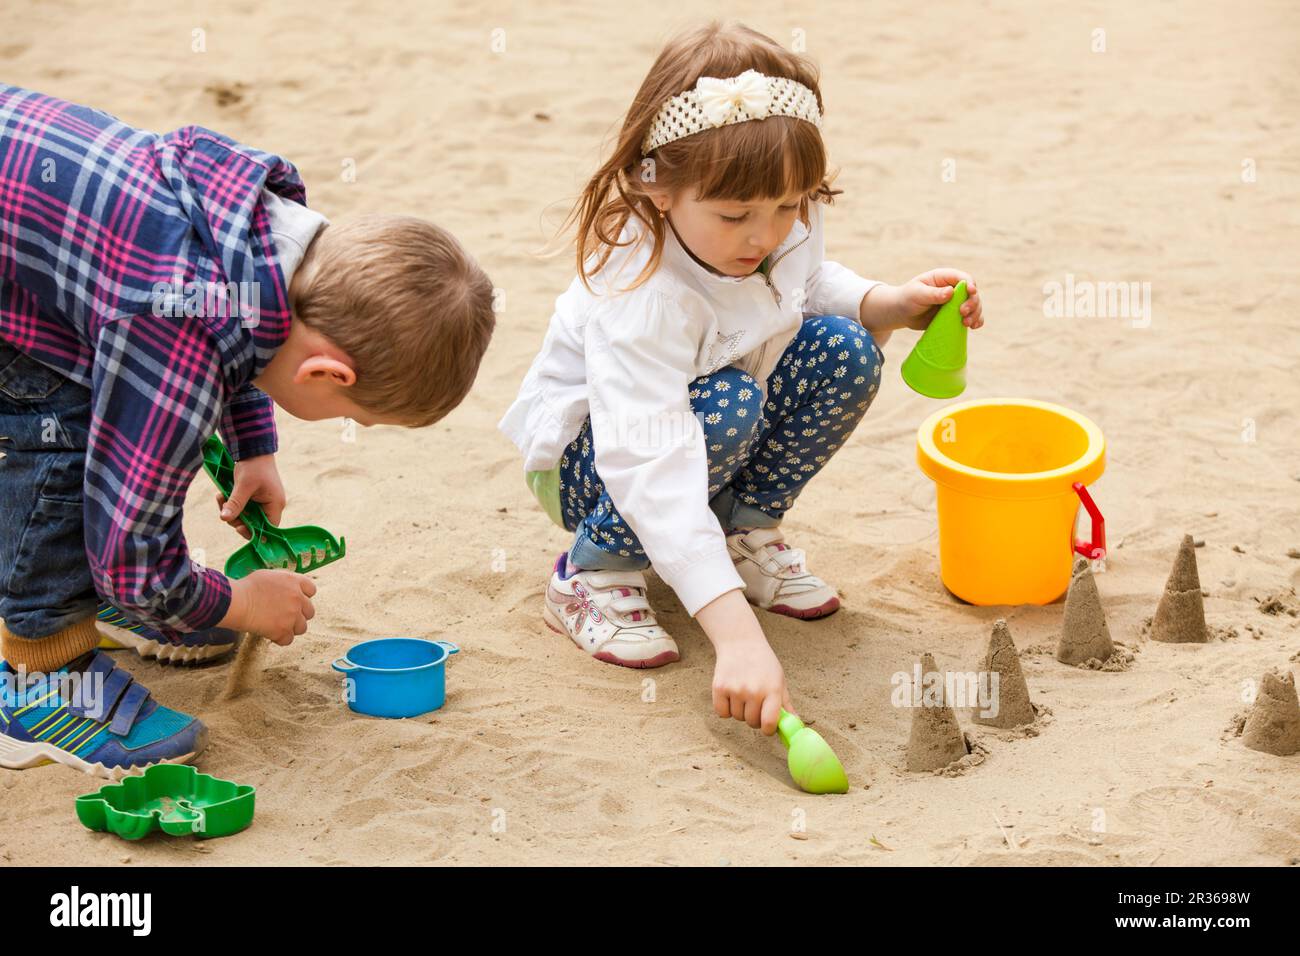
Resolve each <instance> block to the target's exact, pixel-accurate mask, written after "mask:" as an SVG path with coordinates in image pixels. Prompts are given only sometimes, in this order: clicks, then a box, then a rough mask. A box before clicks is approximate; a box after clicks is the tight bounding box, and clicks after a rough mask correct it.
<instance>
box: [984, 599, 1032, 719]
mask: <svg viewBox="0 0 1300 956" xmlns="http://www.w3.org/2000/svg"><path fill="white" fill-rule="evenodd" d="M984 670H985V672H987V673H988V674H997V675H998V684H997V687H998V711H997V714H996V715H995V716H992V717H984V716H981V712H980V710H979V708H976V709H975V710H974V712H973V713H972V714H971V720H973V721H975V723H977V724H984V725H986V726H989V727H998V728H1001V729H1008V728H1012V727H1021V726H1023V725H1025V724H1030V723H1033V721H1034V717H1035V713H1034V705H1033V704H1032V703H1030V700H1029V685H1028V684H1026V683H1025V674H1024V671H1022V670H1021V669H1020V653H1019V651H1017V650H1016V645H1015V642H1014V641H1012V640H1011V630H1010V629H1009V628H1008V627H1007V622H1006V621H1005V620H1003V619H1002V618H998V619H997V621H996V622H994V624H993V633H992V634H991V635H990V636H989V648H988V652H987V653H986V654H985V655H984Z"/></svg>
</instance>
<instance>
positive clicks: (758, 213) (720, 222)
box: [652, 189, 803, 276]
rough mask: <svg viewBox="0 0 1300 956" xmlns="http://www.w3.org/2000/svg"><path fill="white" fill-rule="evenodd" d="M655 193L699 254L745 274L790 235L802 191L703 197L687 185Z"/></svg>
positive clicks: (717, 268) (716, 266) (727, 271)
mask: <svg viewBox="0 0 1300 956" xmlns="http://www.w3.org/2000/svg"><path fill="white" fill-rule="evenodd" d="M652 198H653V199H654V201H655V205H657V206H658V207H659V208H660V209H663V210H665V211H666V212H667V214H668V216H667V218H668V221H669V222H670V223H672V227H673V228H674V229H675V230H676V231H677V237H678V238H679V239H680V240H681V241H682V244H683V245H684V246H686V248H687V249H688V250H689V251H690V253H691V254H692V255H693V256H695V258H696V259H698V260H700V262H702V263H703V264H704V265H706V266H708V267H709V268H710V269H712V270H713V271H714V272H718V273H720V274H722V275H728V276H746V275H749V274H750V273H751V272H753V271H754V270H755V269H757V268H758V264H759V263H760V262H762V261H763V259H764V258H766V256H767V255H768V254H769V253H770V252H771V251H772V250H773V249H775V248H776V247H777V246H779V245H780V244H781V242H782V241H783V240H784V239H785V237H786V236H788V235H789V234H790V229H791V227H793V226H794V220H795V217H796V216H798V214H799V201H800V200H801V199H802V198H803V196H802V194H801V193H793V194H791V195H789V196H784V197H782V198H780V199H754V200H749V201H747V202H740V201H739V200H735V199H708V200H704V201H699V200H697V199H695V191H694V190H693V189H682V190H679V191H678V192H677V193H675V194H673V195H671V196H669V195H666V194H665V195H659V196H654V197H652Z"/></svg>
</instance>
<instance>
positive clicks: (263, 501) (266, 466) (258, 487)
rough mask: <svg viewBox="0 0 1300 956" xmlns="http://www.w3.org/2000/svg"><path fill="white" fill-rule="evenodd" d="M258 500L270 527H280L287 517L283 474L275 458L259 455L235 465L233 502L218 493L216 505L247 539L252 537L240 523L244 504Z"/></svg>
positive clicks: (225, 520)
mask: <svg viewBox="0 0 1300 956" xmlns="http://www.w3.org/2000/svg"><path fill="white" fill-rule="evenodd" d="M249 501H256V502H257V503H258V504H259V505H261V506H262V510H263V511H265V512H266V516H267V518H269V519H270V520H271V524H277V525H278V524H279V523H280V517H281V516H282V515H283V514H284V505H285V494H284V485H283V484H281V482H280V472H279V470H278V469H277V468H276V467H275V456H274V455H258V456H256V457H255V458H245V459H244V460H243V461H237V462H235V485H234V487H233V488H232V489H231V490H230V500H229V501H227V500H226V496H225V495H223V494H221V492H217V505H218V506H219V507H220V508H221V520H222V521H224V522H225V523H226V524H228V525H230V526H231V527H232V528H234V529H235V530H236V531H238V532H239V533H240V534H241V535H243V536H244V537H245V538H251V537H252V534H251V533H250V532H249V530H248V528H247V527H246V526H245V525H244V522H242V521H241V520H239V516H240V515H241V514H243V511H244V505H246V504H247V503H248V502H249Z"/></svg>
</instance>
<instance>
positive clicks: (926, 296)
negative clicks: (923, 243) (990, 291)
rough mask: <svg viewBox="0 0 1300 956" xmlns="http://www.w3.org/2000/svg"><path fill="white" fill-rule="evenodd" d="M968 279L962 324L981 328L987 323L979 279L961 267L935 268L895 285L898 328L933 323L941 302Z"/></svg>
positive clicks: (948, 297)
mask: <svg viewBox="0 0 1300 956" xmlns="http://www.w3.org/2000/svg"><path fill="white" fill-rule="evenodd" d="M958 282H965V283H966V301H965V302H963V303H962V307H961V316H962V319H961V324H962V325H964V326H967V327H968V328H971V329H978V328H979V327H980V326H982V325H983V324H984V310H983V307H982V306H981V305H980V295H979V291H978V290H977V289H976V288H975V280H974V279H973V278H971V276H970V275H969V274H967V273H965V272H962V271H960V270H958V269H931V270H930V271H929V272H923V273H921V274H920V275H919V276H917V277H916V278H915V279H911V280H910V281H908V282H905V283H904V284H903V285H900V286H897V287H895V296H894V300H895V308H896V309H897V310H898V311H897V312H896V316H895V320H896V321H897V322H898V323H899V324H898V325H896V326H895V328H900V329H903V328H907V329H918V330H920V329H924V328H926V327H927V326H929V324H930V320H931V319H933V318H934V316H935V313H936V312H938V311H939V306H941V305H943V303H945V302H947V301H948V300H949V299H950V298H952V290H953V287H954V286H956V285H957V283H958Z"/></svg>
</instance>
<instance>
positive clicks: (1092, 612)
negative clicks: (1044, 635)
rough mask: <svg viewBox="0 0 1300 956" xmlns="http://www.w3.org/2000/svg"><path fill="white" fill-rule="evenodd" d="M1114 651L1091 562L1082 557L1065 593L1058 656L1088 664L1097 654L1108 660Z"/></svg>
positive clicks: (1070, 661)
mask: <svg viewBox="0 0 1300 956" xmlns="http://www.w3.org/2000/svg"><path fill="white" fill-rule="evenodd" d="M1113 653H1115V645H1114V644H1113V643H1112V642H1111V639H1110V628H1108V627H1107V626H1106V613H1105V612H1104V611H1103V610H1102V609H1101V595H1100V594H1098V593H1097V582H1096V581H1094V580H1093V577H1092V569H1091V568H1090V567H1089V566H1088V562H1087V561H1086V560H1084V559H1083V558H1079V559H1078V560H1077V561H1075V562H1074V572H1073V574H1072V575H1071V576H1070V590H1069V591H1068V592H1067V593H1066V595H1065V620H1064V621H1063V622H1062V624H1061V640H1060V643H1058V644H1057V645H1056V659H1057V660H1058V661H1062V662H1063V663H1066V664H1086V663H1087V662H1088V661H1090V660H1092V659H1093V658H1094V657H1095V658H1096V659H1097V660H1099V661H1105V660H1108V659H1109V658H1110V656H1111V655H1112V654H1113Z"/></svg>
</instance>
